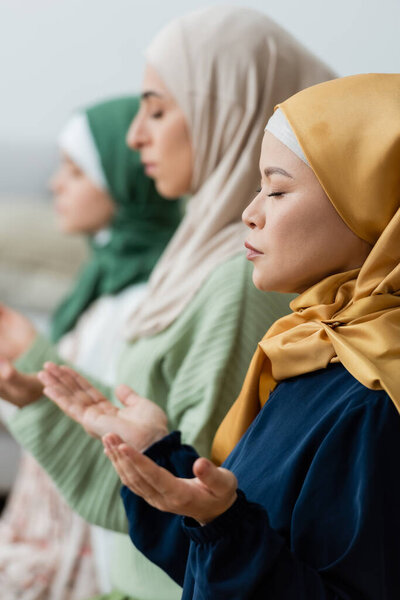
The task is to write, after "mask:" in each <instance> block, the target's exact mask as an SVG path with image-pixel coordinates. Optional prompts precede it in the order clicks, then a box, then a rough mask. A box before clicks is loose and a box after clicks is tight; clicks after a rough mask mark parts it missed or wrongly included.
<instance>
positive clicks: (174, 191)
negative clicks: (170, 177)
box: [154, 179, 188, 200]
mask: <svg viewBox="0 0 400 600" xmlns="http://www.w3.org/2000/svg"><path fill="white" fill-rule="evenodd" d="M154 184H155V186H156V190H157V192H158V193H159V194H161V196H163V197H164V198H166V199H167V200H175V199H176V198H179V197H180V196H184V195H185V194H187V193H188V190H186V189H182V186H179V185H176V184H174V182H169V181H165V180H163V179H155V180H154Z"/></svg>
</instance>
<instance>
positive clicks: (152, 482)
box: [103, 434, 237, 524]
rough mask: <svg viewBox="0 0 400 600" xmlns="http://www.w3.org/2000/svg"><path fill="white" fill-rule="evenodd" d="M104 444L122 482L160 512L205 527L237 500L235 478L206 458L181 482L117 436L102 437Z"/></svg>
mask: <svg viewBox="0 0 400 600" xmlns="http://www.w3.org/2000/svg"><path fill="white" fill-rule="evenodd" d="M103 444H104V448H105V453H106V455H107V456H108V458H109V459H110V460H111V462H112V463H113V466H114V468H115V470H116V471H117V473H118V475H119V476H120V478H121V481H122V483H123V484H124V485H126V486H127V487H128V488H129V489H130V490H132V491H133V492H134V493H135V494H136V495H138V496H141V497H142V498H143V499H144V500H146V502H148V504H151V506H154V507H155V508H157V509H159V510H162V511H166V512H171V513H175V514H179V515H184V516H187V517H192V518H193V519H195V520H196V521H198V522H199V523H201V524H206V523H209V522H210V521H212V520H214V519H215V518H216V517H218V516H219V515H221V514H222V513H223V512H225V511H226V510H227V509H228V508H229V507H230V506H231V505H232V504H233V503H234V502H235V500H236V497H237V491H236V490H237V479H236V477H235V475H234V474H233V473H232V472H231V471H229V470H228V469H224V468H222V467H216V466H215V465H214V464H213V463H212V462H211V461H209V460H207V459H206V458H198V459H197V460H196V461H195V463H194V465H193V474H194V477H193V478H191V479H184V478H180V477H175V476H174V475H173V474H172V473H170V472H169V471H168V470H167V469H164V468H163V467H160V466H159V465H157V464H156V463H155V462H153V461H152V460H151V459H150V458H148V457H147V456H145V455H143V454H141V453H140V452H137V451H136V450H135V449H134V448H132V447H130V446H129V445H128V444H126V443H124V442H123V440H122V439H121V438H119V437H118V435H116V434H107V435H105V436H104V437H103Z"/></svg>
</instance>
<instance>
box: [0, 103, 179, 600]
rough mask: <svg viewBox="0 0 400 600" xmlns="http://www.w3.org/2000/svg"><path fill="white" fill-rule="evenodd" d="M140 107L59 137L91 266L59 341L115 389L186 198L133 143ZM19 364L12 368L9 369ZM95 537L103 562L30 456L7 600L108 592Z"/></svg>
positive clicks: (79, 123)
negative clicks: (134, 320) (152, 169)
mask: <svg viewBox="0 0 400 600" xmlns="http://www.w3.org/2000/svg"><path fill="white" fill-rule="evenodd" d="M138 108H139V99H138V98H137V97H126V98H118V99H113V100H110V101H107V102H102V103H100V104H96V105H95V106H92V107H90V108H88V109H87V110H85V111H81V112H79V113H76V114H74V115H73V116H72V117H71V118H70V120H69V121H68V122H67V124H66V125H65V127H64V129H63V130H62V132H61V134H60V137H59V147H60V150H61V152H62V159H61V164H60V166H59V168H58V170H57V172H56V173H55V175H54V177H53V178H52V181H51V189H52V192H53V194H54V199H55V209H56V213H57V221H58V226H59V229H60V230H61V231H62V232H63V233H65V234H68V235H74V234H84V235H85V236H87V239H88V243H89V246H90V255H89V258H88V261H87V263H86V264H85V265H84V267H83V269H82V270H81V272H80V274H79V275H78V278H77V281H76V282H75V284H74V287H73V289H72V291H71V293H70V294H69V296H68V297H67V298H66V299H65V300H64V302H63V303H62V304H61V305H60V307H59V308H58V309H57V310H56V312H55V314H54V316H53V319H52V323H51V335H52V339H53V341H54V342H56V343H57V348H58V352H59V353H60V356H62V357H63V358H64V359H65V360H70V361H72V362H73V363H74V364H75V365H77V366H78V367H80V368H82V369H84V370H85V372H86V373H88V374H92V375H97V376H101V377H102V378H103V379H104V380H105V381H107V382H108V383H110V384H111V383H114V378H115V373H114V370H115V362H116V358H117V356H118V353H119V351H120V349H121V347H122V342H123V337H122V332H123V329H124V324H125V321H126V319H127V317H128V316H129V315H130V314H131V313H132V311H133V310H134V307H135V306H136V305H137V304H138V303H139V301H140V299H141V298H142V297H143V295H144V293H145V289H146V282H147V279H148V277H149V275H150V272H151V270H152V268H153V267H154V265H155V263H156V261H157V259H158V257H159V256H160V254H161V253H162V251H163V249H164V247H165V246H166V244H167V243H168V241H169V239H170V237H171V236H172V234H173V233H174V230H175V229H176V227H177V225H178V223H179V221H180V216H181V210H180V206H179V202H176V201H170V202H166V201H165V199H164V198H162V197H160V195H159V194H158V193H157V192H156V190H155V188H154V183H153V182H152V181H151V180H150V179H149V178H148V177H146V176H145V174H144V172H143V168H142V166H141V164H140V159H139V155H138V153H136V152H132V151H131V150H129V149H128V147H127V146H126V142H125V137H126V133H127V130H128V127H129V124H130V122H131V121H132V118H133V117H134V116H135V115H136V113H137V111H138ZM49 252H51V248H49ZM10 368H11V365H9V364H7V362H6V363H4V362H3V369H9V370H10ZM33 385H35V383H34V382H33ZM47 433H48V434H49V433H50V430H49V431H48V432H47ZM93 535H95V539H94V544H93V545H94V550H95V556H94V558H95V560H94V561H93V557H92V552H91V545H92V544H91V539H90V537H91V536H90V532H89V528H88V526H87V525H86V524H85V522H84V521H83V520H82V519H81V518H80V517H78V516H77V515H76V514H74V513H73V512H72V511H71V510H70V509H69V508H68V506H67V505H66V504H65V502H64V501H63V500H62V498H61V496H60V495H59V494H58V492H57V491H56V488H55V487H54V485H53V484H52V482H51V480H50V479H49V478H48V476H47V475H46V474H45V472H44V471H43V470H42V469H41V468H40V467H39V465H38V464H37V463H36V461H35V460H34V459H33V458H31V457H30V456H29V454H24V455H23V458H22V463H21V466H20V469H19V473H18V476H17V480H16V483H15V486H14V489H13V491H12V495H11V498H10V499H9V501H8V504H7V508H6V510H5V514H4V516H3V518H2V520H1V521H0V583H1V589H2V594H3V595H4V597H5V598H7V600H14V599H15V600H17V599H18V600H24V599H29V600H39V599H42V598H53V599H54V600H64V599H65V600H70V599H71V600H78V599H82V598H87V597H88V596H89V595H91V594H95V593H96V592H97V591H98V590H99V589H104V588H105V587H106V588H107V587H108V585H109V584H107V580H104V578H105V574H106V573H107V571H106V570H105V569H104V562H105V559H106V557H107V539H105V538H104V534H102V533H101V532H98V531H95V532H93ZM95 567H97V568H95ZM95 571H97V573H96V572H95Z"/></svg>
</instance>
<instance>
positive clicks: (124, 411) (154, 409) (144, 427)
mask: <svg viewBox="0 0 400 600" xmlns="http://www.w3.org/2000/svg"><path fill="white" fill-rule="evenodd" d="M38 378H39V379H40V381H41V382H42V383H43V384H44V386H45V387H44V393H45V395H46V396H48V398H50V399H51V400H53V402H55V404H57V406H58V407H59V408H60V409H61V410H62V411H63V412H64V413H65V414H67V415H68V416H69V417H71V418H72V419H74V421H77V422H78V423H79V424H80V425H81V426H82V427H83V428H84V429H85V431H86V432H87V433H89V434H90V435H92V436H94V437H97V438H101V437H102V436H103V435H105V434H106V433H109V432H117V433H118V435H119V436H120V437H121V438H122V439H123V440H125V441H126V442H127V443H129V444H130V445H132V446H133V447H134V448H136V449H137V450H139V451H143V450H145V449H146V448H148V447H149V446H151V444H153V443H154V442H156V441H157V440H159V439H161V438H163V437H164V436H165V435H166V434H167V433H168V428H167V417H166V415H165V413H164V411H163V410H162V409H161V408H160V407H159V406H157V405H156V404H154V402H151V401H150V400H147V398H142V397H141V396H138V394H136V393H135V392H134V391H133V390H132V389H131V388H129V387H128V386H127V385H119V386H118V387H117V388H116V390H115V393H116V396H117V398H118V399H119V400H120V402H121V403H122V404H123V405H124V408H118V407H117V406H115V405H114V404H112V403H111V402H110V401H109V400H108V399H107V398H106V397H105V396H103V394H101V392H99V391H98V390H96V388H94V387H93V386H92V385H91V384H90V383H89V382H88V381H87V380H86V379H85V378H84V377H82V376H81V375H79V373H76V372H75V371H74V370H73V369H71V368H70V367H66V366H58V365H55V364H54V363H46V364H45V365H44V370H43V371H41V372H40V373H39V374H38Z"/></svg>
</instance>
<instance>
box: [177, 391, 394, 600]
mask: <svg viewBox="0 0 400 600" xmlns="http://www.w3.org/2000/svg"><path fill="white" fill-rule="evenodd" d="M378 400H382V402H373V401H372V402H371V405H369V406H367V407H365V405H363V406H360V407H354V409H353V410H352V411H350V412H349V414H347V415H346V418H343V419H342V420H341V421H340V422H339V423H338V424H337V425H336V427H334V429H333V430H332V431H331V432H330V433H329V435H328V436H327V438H326V439H325V441H324V442H323V444H322V445H321V447H320V448H319V450H318V451H317V453H316V455H315V457H314V460H313V461H312V464H311V467H310V469H309V471H308V474H307V476H306V478H305V481H304V484H303V486H302V490H301V492H300V494H299V497H298V501H297V502H296V505H295V507H294V510H293V513H292V523H291V531H290V532H289V533H288V535H287V536H286V535H285V537H283V535H281V533H280V532H277V531H275V530H273V529H272V528H271V526H270V524H269V519H268V514H267V512H266V510H265V509H264V507H263V506H261V505H260V504H253V503H251V502H249V501H248V500H247V499H246V498H245V496H244V494H242V493H240V494H239V497H238V499H237V501H236V503H235V504H234V505H233V506H232V507H231V508H230V509H229V510H228V511H226V512H225V513H224V514H223V515H221V516H220V517H218V518H217V519H215V520H214V521H213V522H211V523H210V524H208V525H206V526H205V527H200V526H198V524H196V522H194V521H192V520H191V519H184V520H183V527H184V529H185V531H186V533H187V534H188V536H189V537H190V539H191V540H192V543H191V548H190V553H189V558H188V564H187V571H186V573H187V574H188V573H190V577H189V578H188V579H187V582H185V586H184V593H183V596H182V598H183V599H184V600H188V599H189V598H190V599H191V600H200V599H202V598H219V599H220V600H223V599H225V598H226V599H227V600H228V599H229V600H236V599H237V600H239V599H240V600H246V599H249V600H250V599H251V600H258V599H260V600H261V599H265V598H269V599H270V600H275V599H277V600H278V599H279V600H300V599H304V600H306V599H307V600H308V599H309V598H313V599H314V600H356V599H357V600H377V598H379V599H380V600H395V599H397V598H398V597H399V591H400V575H399V569H398V561H399V555H400V552H399V539H400V518H399V514H398V506H399V505H400V483H399V478H398V456H399V452H400V435H399V434H400V430H399V429H400V428H399V419H398V416H397V414H395V411H394V408H393V406H392V403H391V401H390V400H389V399H387V401H386V402H385V400H384V399H382V396H380V398H379V399H378ZM343 465H346V468H345V469H343ZM261 485H262V483H261ZM288 539H290V542H289V543H288V541H287V540H288Z"/></svg>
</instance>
